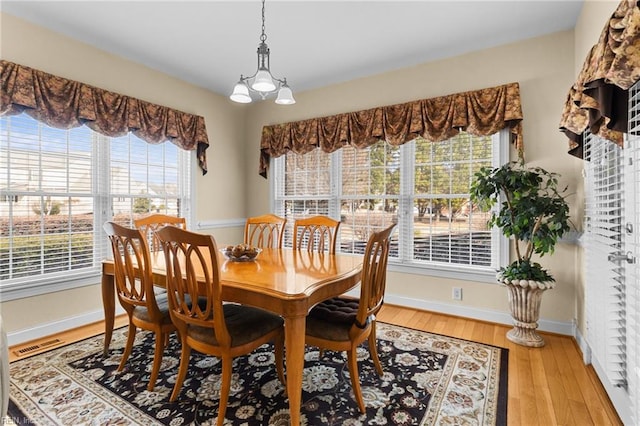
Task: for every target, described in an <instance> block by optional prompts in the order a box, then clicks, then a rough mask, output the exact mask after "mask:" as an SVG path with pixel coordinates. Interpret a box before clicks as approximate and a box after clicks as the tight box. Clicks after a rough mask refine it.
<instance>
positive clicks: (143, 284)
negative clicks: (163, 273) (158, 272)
mask: <svg viewBox="0 0 640 426" xmlns="http://www.w3.org/2000/svg"><path fill="white" fill-rule="evenodd" d="M103 228H104V230H105V232H106V233H107V236H108V237H109V241H110V242H111V250H112V253H113V264H114V279H115V283H116V291H117V294H118V298H119V300H120V303H121V305H122V307H123V308H124V309H125V310H126V311H127V313H128V314H130V315H131V312H133V310H134V309H135V308H136V307H138V306H144V307H146V308H147V310H148V311H149V317H150V320H151V322H159V321H160V319H161V316H162V315H161V314H160V311H159V309H158V305H157V303H156V300H155V294H154V291H153V276H152V271H151V257H150V254H149V248H148V245H147V240H146V238H145V236H144V235H143V233H142V232H141V231H140V230H138V229H132V228H127V227H125V226H122V225H118V224H117V223H114V222H106V223H105V224H104V226H103Z"/></svg>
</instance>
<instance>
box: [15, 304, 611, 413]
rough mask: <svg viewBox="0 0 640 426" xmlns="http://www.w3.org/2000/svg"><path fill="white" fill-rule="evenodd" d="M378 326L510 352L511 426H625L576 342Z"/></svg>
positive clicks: (460, 327)
mask: <svg viewBox="0 0 640 426" xmlns="http://www.w3.org/2000/svg"><path fill="white" fill-rule="evenodd" d="M378 320H379V321H383V322H387V323H391V324H397V325H401V326H405V327H411V328H414V329H418V330H424V331H429V332H433V333H440V334H445V335H448V336H453V337H458V338H462V339H467V340H473V341H476V342H481V343H486V344H490V345H495V346H501V347H504V348H507V349H509V385H508V386H509V389H508V391H509V392H508V393H509V399H508V407H507V417H508V425H510V426H521V425H522V426H528V425H531V426H537V425H541V426H551V425H579V426H586V425H596V426H606V425H622V422H621V421H620V419H619V418H618V415H617V414H616V412H615V409H614V408H613V405H612V404H611V402H610V400H609V398H608V396H607V394H606V393H605V391H604V388H603V387H602V384H601V383H600V380H599V379H598V377H597V376H596V374H595V371H594V370H593V368H592V367H591V366H585V365H584V363H583V362H582V354H581V353H580V350H579V349H578V346H577V345H576V343H575V341H574V340H573V338H571V337H568V336H560V335H554V334H549V333H541V334H542V335H543V337H544V339H545V341H546V345H545V346H544V347H542V348H526V347H523V346H519V345H516V344H515V343H512V342H510V341H509V340H507V339H506V337H505V334H506V332H507V331H508V330H509V327H507V326H505V325H501V324H492V323H485V322H481V321H475V320H469V319H466V318H459V317H453V316H448V315H442V314H438V313H434V312H428V311H421V310H415V309H409V308H404V307H399V306H393V305H385V306H384V308H383V309H382V311H381V312H380V314H379V315H378ZM126 323H127V321H126V317H122V316H120V317H117V318H116V326H121V325H126ZM102 332H103V325H102V323H101V322H100V323H96V324H92V325H89V326H86V327H82V328H79V329H75V330H70V331H68V332H65V333H60V334H58V335H56V336H49V337H47V338H44V339H40V340H41V341H47V340H50V339H51V338H52V337H57V338H60V339H61V340H63V341H64V342H66V343H71V342H73V341H77V340H81V339H84V338H87V337H90V336H93V335H97V334H100V333H102ZM37 343H38V341H36V342H29V343H27V344H23V345H19V346H16V347H12V348H10V350H9V352H10V354H9V361H14V360H16V359H22V358H24V356H23V357H18V356H16V355H15V352H14V351H15V350H19V349H20V348H21V347H26V346H29V345H33V344H37ZM36 353H38V352H37V351H34V352H33V353H32V354H33V355H35V354H36Z"/></svg>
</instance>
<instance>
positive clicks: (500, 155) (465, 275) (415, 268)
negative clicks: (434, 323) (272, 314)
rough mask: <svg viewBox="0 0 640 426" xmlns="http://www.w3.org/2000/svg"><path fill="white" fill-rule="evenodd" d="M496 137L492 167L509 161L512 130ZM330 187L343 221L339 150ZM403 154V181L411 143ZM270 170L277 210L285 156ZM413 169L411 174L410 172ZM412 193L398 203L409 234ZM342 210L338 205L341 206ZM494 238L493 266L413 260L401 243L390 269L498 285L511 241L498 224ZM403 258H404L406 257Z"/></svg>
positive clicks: (409, 165) (333, 203)
mask: <svg viewBox="0 0 640 426" xmlns="http://www.w3.org/2000/svg"><path fill="white" fill-rule="evenodd" d="M492 140H493V149H492V153H493V155H492V167H499V166H500V165H502V164H505V163H506V162H508V161H509V151H510V148H509V140H510V132H509V129H506V128H505V129H503V130H501V131H499V132H498V133H496V134H494V135H493V136H492ZM331 156H332V158H331V160H332V161H331V173H332V175H331V177H332V179H331V187H332V194H331V197H332V198H331V199H330V201H329V205H330V206H334V209H331V208H330V213H329V216H331V217H333V218H334V219H337V220H340V214H339V211H334V210H336V208H335V206H340V198H339V197H340V195H339V193H338V192H339V190H340V188H339V186H340V185H339V184H338V179H337V177H339V175H340V174H341V170H342V168H341V158H342V157H341V154H340V150H338V151H335V152H333V153H332V154H331ZM400 157H401V164H402V165H401V175H402V176H401V182H406V179H407V178H408V176H407V175H411V176H409V177H411V178H412V175H413V172H412V170H413V164H414V163H413V160H414V157H413V155H412V152H411V150H410V147H409V145H408V144H404V145H402V146H401V147H400ZM270 170H272V171H273V172H272V175H271V176H272V177H271V179H270V182H269V183H270V197H269V198H270V210H271V211H276V194H277V193H278V192H277V191H278V186H279V185H280V182H279V180H280V179H281V176H283V173H284V156H281V157H278V158H272V159H271V162H270ZM410 172H411V173H410ZM401 187H405V188H406V187H407V186H406V185H404V184H402V183H401ZM410 200H411V198H410V194H407V193H406V192H405V193H401V194H400V196H399V203H398V204H399V206H398V222H399V223H398V227H397V228H398V232H399V233H404V234H405V235H406V234H407V232H408V231H407V230H406V229H405V228H406V226H407V223H408V222H407V220H406V219H405V220H403V219H402V218H403V217H404V218H409V217H411V218H412V217H413V215H412V213H413V212H412V203H410V202H409V201H410ZM338 210H339V208H338ZM491 239H492V241H493V242H497V244H496V245H497V246H494V247H492V251H493V253H492V255H493V256H496V258H495V262H494V266H495V267H494V266H490V267H477V266H468V265H458V264H451V265H443V264H434V263H427V262H424V261H414V260H411V256H410V255H409V251H411V250H412V247H411V246H409V245H408V244H404V245H401V246H400V253H399V256H400V259H396V258H389V264H388V265H389V270H390V271H394V272H401V273H409V274H415V275H428V276H435V277H442V278H451V279H458V280H465V281H475V282H486V283H492V284H497V281H496V272H497V271H496V268H499V267H502V266H505V265H507V264H508V260H509V240H508V239H507V238H505V237H504V236H503V235H502V233H501V232H500V230H499V229H498V228H497V227H493V228H492V230H491ZM403 259H404V260H403Z"/></svg>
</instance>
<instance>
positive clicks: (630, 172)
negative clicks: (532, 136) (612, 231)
mask: <svg viewBox="0 0 640 426" xmlns="http://www.w3.org/2000/svg"><path fill="white" fill-rule="evenodd" d="M628 129H629V134H628V135H627V136H628V137H627V145H626V147H625V156H626V157H627V159H628V160H627V162H626V164H627V165H628V166H627V167H625V170H626V173H625V179H626V184H625V187H626V194H625V196H626V197H627V205H629V206H630V208H629V209H628V211H627V220H628V222H629V223H630V224H631V232H629V233H628V234H627V238H626V244H627V250H628V251H630V252H631V253H632V256H635V258H636V259H635V263H632V264H629V265H627V275H628V279H627V294H626V298H627V348H628V351H627V369H628V391H629V399H630V401H631V407H630V410H631V417H632V419H633V424H640V263H639V260H638V258H639V257H640V196H639V195H638V194H640V87H639V85H638V83H636V84H635V85H634V86H633V87H632V88H631V89H630V90H629V127H628Z"/></svg>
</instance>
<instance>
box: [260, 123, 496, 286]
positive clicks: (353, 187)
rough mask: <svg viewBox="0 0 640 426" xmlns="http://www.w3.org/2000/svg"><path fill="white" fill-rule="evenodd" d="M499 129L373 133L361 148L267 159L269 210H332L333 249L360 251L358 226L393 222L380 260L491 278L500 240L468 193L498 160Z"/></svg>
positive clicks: (362, 233) (362, 236)
mask: <svg viewBox="0 0 640 426" xmlns="http://www.w3.org/2000/svg"><path fill="white" fill-rule="evenodd" d="M507 139H508V135H507V133H506V132H500V133H498V134H495V135H493V136H484V137H480V136H472V135H470V134H468V133H460V134H459V135H457V136H455V137H453V138H451V139H449V140H446V141H442V142H435V143H434V142H429V141H426V140H424V139H421V138H418V139H416V140H413V141H411V142H409V143H406V144H404V145H401V146H392V145H390V144H388V143H387V142H385V141H380V142H378V143H377V144H375V145H372V146H370V147H368V148H366V149H356V148H354V147H351V146H347V147H344V148H342V149H340V150H338V151H336V152H334V153H331V154H328V153H325V152H322V151H321V150H319V149H315V150H314V151H311V152H309V153H307V154H295V153H292V152H289V153H288V154H286V155H284V156H281V157H279V158H276V159H275V160H274V168H273V170H274V171H275V174H274V176H275V179H274V209H273V210H274V212H275V213H276V214H278V215H280V216H283V217H286V218H287V219H288V222H287V229H286V231H285V242H284V244H285V246H290V245H291V235H292V234H291V229H292V226H293V222H294V221H295V219H296V218H302V217H307V216H312V215H327V216H330V217H333V218H334V219H339V220H340V221H341V222H342V223H341V225H340V233H339V240H338V241H339V243H338V245H337V249H338V251H340V252H342V253H363V252H364V247H365V245H366V242H367V239H368V236H369V234H370V233H371V232H373V231H376V230H380V229H382V228H384V227H386V226H388V225H389V224H391V223H393V222H396V223H397V224H398V227H397V229H398V233H397V234H396V235H397V236H396V237H394V240H393V241H392V248H391V253H390V264H391V265H395V267H396V269H400V270H402V267H407V268H408V269H410V270H408V272H420V271H427V270H428V271H429V273H433V274H439V275H443V276H452V277H458V278H462V279H473V280H478V279H481V280H483V279H484V280H487V281H490V282H495V271H496V269H497V268H498V267H499V266H500V265H501V264H502V263H503V262H504V261H506V260H507V259H506V254H505V252H506V243H505V239H504V238H502V237H501V236H500V234H499V232H498V231H497V230H490V229H488V228H487V226H486V223H487V219H488V217H489V213H487V212H482V211H479V210H478V209H477V208H475V207H474V206H473V205H472V204H471V202H470V200H469V187H470V184H471V182H472V180H473V175H474V173H475V172H477V171H478V170H479V169H480V168H481V167H483V166H488V167H496V166H498V165H500V164H502V163H504V162H506V161H507V158H508V157H507V156H508V145H507Z"/></svg>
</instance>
